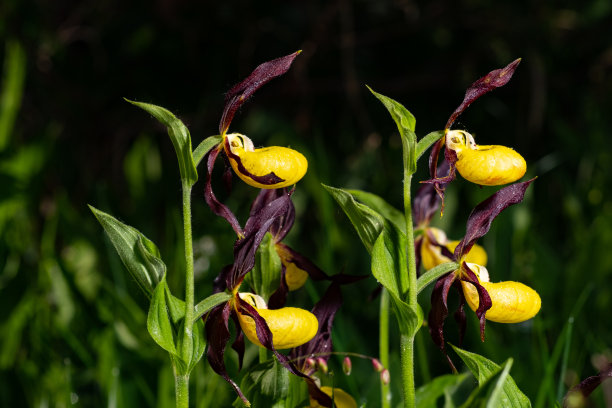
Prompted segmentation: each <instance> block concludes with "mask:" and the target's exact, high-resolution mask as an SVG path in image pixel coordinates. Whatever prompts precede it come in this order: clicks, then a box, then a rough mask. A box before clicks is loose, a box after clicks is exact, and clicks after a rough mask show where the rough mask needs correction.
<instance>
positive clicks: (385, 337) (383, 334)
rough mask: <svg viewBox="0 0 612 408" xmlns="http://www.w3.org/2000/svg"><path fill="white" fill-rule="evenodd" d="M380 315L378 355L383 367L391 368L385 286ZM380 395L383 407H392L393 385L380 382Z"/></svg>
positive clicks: (381, 297)
mask: <svg viewBox="0 0 612 408" xmlns="http://www.w3.org/2000/svg"><path fill="white" fill-rule="evenodd" d="M379 317H380V318H379V325H378V331H379V337H378V356H379V358H380V363H381V364H382V365H383V367H385V368H389V292H387V289H385V288H382V293H381V296H380V309H379ZM380 397H381V405H380V406H381V407H382V408H389V407H391V387H390V386H389V384H385V383H383V382H382V381H381V382H380Z"/></svg>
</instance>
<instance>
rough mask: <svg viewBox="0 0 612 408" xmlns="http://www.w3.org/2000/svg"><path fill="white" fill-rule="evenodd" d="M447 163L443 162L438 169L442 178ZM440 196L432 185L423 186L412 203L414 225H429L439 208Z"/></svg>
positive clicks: (445, 171)
mask: <svg viewBox="0 0 612 408" xmlns="http://www.w3.org/2000/svg"><path fill="white" fill-rule="evenodd" d="M448 170H449V168H448V163H447V162H443V163H442V164H441V165H440V167H439V168H438V170H437V171H438V173H440V174H441V175H442V176H444V175H446V174H448ZM440 202H441V199H440V196H439V195H438V194H437V192H436V189H435V187H434V186H433V185H432V184H424V185H422V186H421V187H420V188H419V190H418V191H417V193H416V195H415V196H414V200H413V203H412V219H413V222H414V224H415V225H417V226H421V225H429V221H430V220H431V217H433V215H434V214H435V213H436V212H437V211H438V208H439V207H440Z"/></svg>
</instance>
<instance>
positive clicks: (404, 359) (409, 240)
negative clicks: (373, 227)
mask: <svg viewBox="0 0 612 408" xmlns="http://www.w3.org/2000/svg"><path fill="white" fill-rule="evenodd" d="M408 167H409V166H408V165H407V163H404V218H405V219H406V258H407V261H408V271H407V272H408V288H402V290H406V289H407V290H408V299H407V300H408V305H409V306H410V308H411V309H412V310H414V311H415V312H416V311H417V309H418V303H417V294H418V292H417V271H416V257H415V253H414V231H413V226H412V202H411V199H412V197H411V193H410V187H411V182H412V174H411V173H410V171H409V169H408ZM404 295H405V292H404ZM400 352H401V365H402V386H403V387H402V388H403V392H404V407H414V406H415V389H414V335H410V336H409V335H404V334H403V335H402V336H401V339H400Z"/></svg>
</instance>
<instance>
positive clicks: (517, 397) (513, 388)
mask: <svg viewBox="0 0 612 408" xmlns="http://www.w3.org/2000/svg"><path fill="white" fill-rule="evenodd" d="M451 347H452V348H453V350H455V352H456V353H457V354H458V355H459V357H461V359H462V360H463V362H464V363H465V365H466V366H467V367H468V369H469V370H470V371H471V372H472V374H473V375H474V377H476V380H478V384H480V385H482V384H484V383H485V382H486V381H487V380H488V379H489V378H490V377H492V376H493V375H494V374H496V373H498V372H501V367H500V366H499V365H497V364H495V363H494V362H492V361H491V360H488V359H486V358H485V357H483V356H481V355H478V354H476V353H471V352H469V351H465V350H462V349H460V348H458V347H455V346H453V345H452V344H451ZM495 406H496V407H502V408H505V407H513V408H516V407H531V402H530V401H529V398H527V396H525V394H523V393H522V392H521V390H519V388H518V387H517V385H516V383H515V382H514V380H513V379H512V377H510V376H509V375H508V376H507V377H504V381H503V387H502V390H501V392H500V397H499V404H498V405H495Z"/></svg>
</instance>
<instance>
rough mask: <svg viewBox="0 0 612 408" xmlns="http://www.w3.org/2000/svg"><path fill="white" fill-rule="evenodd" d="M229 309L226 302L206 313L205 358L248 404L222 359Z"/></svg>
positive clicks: (228, 333) (225, 343)
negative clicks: (206, 345) (206, 346)
mask: <svg viewBox="0 0 612 408" xmlns="http://www.w3.org/2000/svg"><path fill="white" fill-rule="evenodd" d="M231 311H232V310H231V305H230V304H229V302H227V303H224V304H222V305H219V306H217V307H215V308H214V309H212V310H211V311H210V312H209V313H208V318H207V319H206V324H205V326H204V327H205V330H206V340H207V344H208V349H207V350H206V358H207V360H208V363H209V364H210V367H211V368H212V369H213V370H214V371H215V372H216V373H217V374H219V375H220V376H221V377H223V379H225V381H227V382H228V383H229V384H230V385H231V386H232V387H233V388H234V391H236V393H237V394H238V396H239V397H240V399H241V400H242V401H243V402H244V403H245V404H246V405H249V401H248V400H247V398H246V397H245V396H244V394H243V393H242V391H241V390H240V387H238V384H236V383H235V382H234V381H233V380H232V379H231V378H230V377H229V375H228V373H227V370H226V369H225V362H224V361H223V356H224V354H225V347H226V346H227V342H228V341H229V338H230V331H229V327H228V324H227V322H228V321H229V317H230V314H231Z"/></svg>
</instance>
